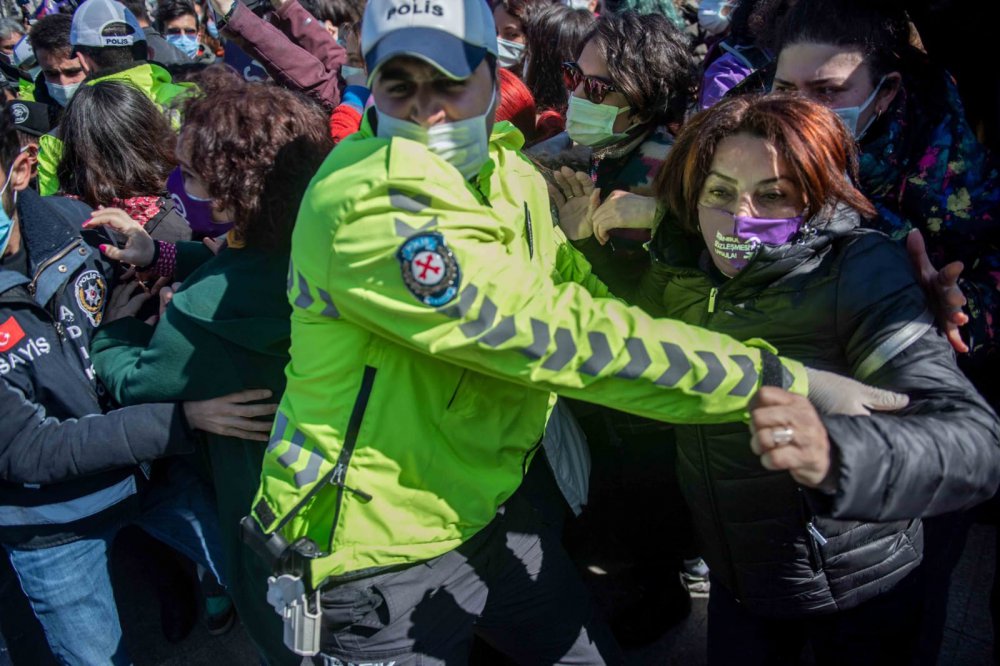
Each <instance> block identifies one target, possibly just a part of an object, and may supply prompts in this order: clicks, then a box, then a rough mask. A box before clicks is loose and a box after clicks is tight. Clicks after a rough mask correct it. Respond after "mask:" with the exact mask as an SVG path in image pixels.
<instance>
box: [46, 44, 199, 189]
mask: <svg viewBox="0 0 1000 666" xmlns="http://www.w3.org/2000/svg"><path fill="white" fill-rule="evenodd" d="M98 81H125V82H127V83H131V84H132V85H134V86H135V87H136V88H138V89H139V90H141V91H142V92H144V93H146V96H147V97H149V99H151V100H152V101H153V103H155V104H156V105H157V106H158V107H160V109H161V110H162V111H163V112H164V113H166V114H167V117H168V118H170V122H171V124H172V125H173V126H174V129H177V128H179V127H180V111H179V109H178V108H177V106H178V103H179V101H180V100H179V99H178V98H179V97H180V96H181V95H184V94H186V93H190V92H192V91H197V90H198V87H197V86H196V85H195V84H193V83H174V82H173V79H171V77H170V72H168V71H167V70H165V69H163V68H162V67H160V66H159V65H154V64H153V63H149V62H143V63H138V64H137V65H136V66H135V67H130V68H129V69H126V70H122V71H120V72H113V73H111V74H106V75H104V76H98V77H97V78H95V79H93V80H88V81H87V85H93V84H95V83H97V82H98ZM62 152H63V144H62V140H61V139H60V138H59V137H58V136H57V132H49V133H48V134H43V135H42V136H40V137H39V138H38V191H39V193H41V194H42V196H49V195H52V194H55V193H56V192H58V191H59V178H58V176H56V169H57V168H58V167H59V160H61V159H62Z"/></svg>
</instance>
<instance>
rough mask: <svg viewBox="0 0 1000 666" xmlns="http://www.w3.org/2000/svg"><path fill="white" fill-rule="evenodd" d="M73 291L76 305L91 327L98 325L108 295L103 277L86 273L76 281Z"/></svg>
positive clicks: (95, 273) (92, 272)
mask: <svg viewBox="0 0 1000 666" xmlns="http://www.w3.org/2000/svg"><path fill="white" fill-rule="evenodd" d="M73 291H74V292H75V294H76V304H77V305H78V306H79V307H80V310H82V311H83V313H84V314H85V315H87V319H89V320H90V323H91V325H92V326H97V325H98V324H100V323H101V319H102V318H103V316H104V298H105V296H107V293H108V284H107V283H106V282H105V281H104V276H103V275H101V274H100V273H98V272H97V271H94V270H90V271H86V272H84V273H83V274H82V275H80V277H78V278H77V279H76V284H75V285H74V289H73Z"/></svg>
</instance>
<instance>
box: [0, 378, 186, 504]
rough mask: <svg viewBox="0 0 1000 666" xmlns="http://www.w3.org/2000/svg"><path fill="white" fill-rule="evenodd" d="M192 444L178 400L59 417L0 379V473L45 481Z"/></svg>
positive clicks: (124, 464)
mask: <svg viewBox="0 0 1000 666" xmlns="http://www.w3.org/2000/svg"><path fill="white" fill-rule="evenodd" d="M193 448H194V441H193V439H192V434H191V431H190V430H189V428H188V426H187V422H186V420H185V418H184V412H183V407H182V406H181V404H180V403H164V404H150V405H136V406H135V407H126V408H124V409H118V410H115V411H112V412H109V413H107V414H94V415H92V416H85V417H83V418H79V419H67V420H64V421H60V420H57V419H55V418H52V417H49V416H47V415H46V413H45V409H44V408H43V407H41V406H40V405H38V404H35V403H33V402H30V401H29V400H27V399H26V397H25V396H24V394H23V393H21V391H19V390H18V389H17V388H15V387H13V386H11V385H10V384H9V383H7V382H0V479H2V480H4V481H7V482H10V483H31V484H40V485H46V484H51V483H58V482H60V481H67V480H69V479H72V478H76V477H80V476H86V475H89V474H96V473H98V472H104V471H107V470H110V469H115V468H118V467H129V466H132V465H136V464H138V463H141V462H146V461H150V460H154V459H156V458H160V457H163V456H167V455H174V454H181V453H188V452H190V451H191V450H193Z"/></svg>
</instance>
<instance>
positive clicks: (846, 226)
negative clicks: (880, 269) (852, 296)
mask: <svg viewBox="0 0 1000 666" xmlns="http://www.w3.org/2000/svg"><path fill="white" fill-rule="evenodd" d="M860 226H861V216H860V215H859V214H858V212H857V211H856V210H854V209H853V208H851V207H849V206H847V205H846V204H841V203H838V204H835V205H831V206H827V207H825V208H823V209H822V210H820V211H819V212H818V213H817V214H816V215H814V216H813V217H812V218H811V219H810V220H808V221H807V222H806V223H805V224H803V225H802V228H801V230H800V231H799V233H798V234H797V235H796V237H795V238H794V240H792V242H791V243H788V244H786V245H777V246H772V245H764V246H762V247H761V249H760V251H759V252H758V253H757V255H756V256H755V257H754V258H753V260H752V261H751V262H750V263H749V264H748V265H747V267H746V268H744V269H743V270H742V271H740V273H739V275H738V276H736V277H734V278H732V279H733V280H736V279H737V278H738V279H739V281H740V282H742V283H744V284H749V283H759V282H773V281H774V280H776V279H778V278H780V277H783V276H785V275H787V274H789V273H791V272H792V271H794V270H795V269H796V268H798V267H799V266H801V265H802V264H804V263H806V262H807V261H809V260H810V259H812V258H814V257H816V256H818V255H820V254H822V253H824V252H825V251H826V250H827V249H828V248H829V247H830V245H832V244H833V242H834V241H836V240H837V239H838V238H842V237H845V236H847V235H848V234H850V233H852V232H853V231H854V230H855V229H857V228H858V227H860ZM649 251H650V254H651V255H652V257H653V260H654V261H655V262H656V263H658V264H660V265H662V266H664V267H665V268H666V269H667V270H669V271H670V272H674V273H683V274H691V273H695V272H700V273H704V272H705V270H704V266H705V265H706V262H703V261H702V259H703V257H704V256H705V255H706V254H707V250H706V249H705V242H704V240H703V239H702V237H701V235H700V234H699V235H698V236H692V235H690V234H687V233H685V232H683V231H681V230H680V229H679V228H678V227H677V225H676V224H671V220H670V218H669V217H668V218H666V219H664V221H663V223H662V224H661V225H660V226H659V228H658V229H657V230H656V233H655V234H654V236H653V240H652V241H651V242H650V245H649Z"/></svg>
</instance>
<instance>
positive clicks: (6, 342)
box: [0, 317, 24, 352]
mask: <svg viewBox="0 0 1000 666" xmlns="http://www.w3.org/2000/svg"><path fill="white" fill-rule="evenodd" d="M23 339H24V329H22V328H21V325H20V324H18V323H17V320H16V319H14V318H13V317H11V318H9V319H8V320H7V321H5V322H4V323H3V324H0V352H5V351H10V350H11V349H13V348H14V345H16V344H17V343H19V342H20V341H21V340H23Z"/></svg>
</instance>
